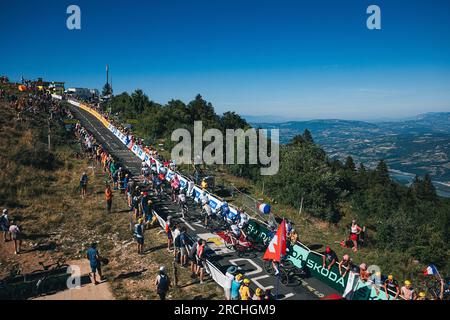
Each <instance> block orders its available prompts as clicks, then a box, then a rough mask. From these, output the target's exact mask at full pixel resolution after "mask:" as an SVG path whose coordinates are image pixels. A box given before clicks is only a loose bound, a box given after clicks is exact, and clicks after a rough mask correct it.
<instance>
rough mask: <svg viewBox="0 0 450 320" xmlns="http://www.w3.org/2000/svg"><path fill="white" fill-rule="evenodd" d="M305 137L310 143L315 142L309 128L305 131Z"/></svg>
mask: <svg viewBox="0 0 450 320" xmlns="http://www.w3.org/2000/svg"><path fill="white" fill-rule="evenodd" d="M303 139H304V140H305V141H306V142H308V143H314V139H313V137H312V135H311V132H310V131H309V130H308V129H305V132H303Z"/></svg>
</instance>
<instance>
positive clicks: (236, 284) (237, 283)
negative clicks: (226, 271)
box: [231, 274, 243, 300]
mask: <svg viewBox="0 0 450 320" xmlns="http://www.w3.org/2000/svg"><path fill="white" fill-rule="evenodd" d="M242 278H243V275H242V274H238V275H236V277H234V280H233V282H232V283H231V300H239V297H240V294H239V289H241V285H242Z"/></svg>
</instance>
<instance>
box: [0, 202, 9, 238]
mask: <svg viewBox="0 0 450 320" xmlns="http://www.w3.org/2000/svg"><path fill="white" fill-rule="evenodd" d="M0 231H2V233H3V241H4V242H6V241H8V240H7V239H6V238H7V235H9V241H11V234H10V233H9V219H8V209H3V212H2V215H1V216H0Z"/></svg>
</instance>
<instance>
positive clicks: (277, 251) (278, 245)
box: [263, 220, 286, 262]
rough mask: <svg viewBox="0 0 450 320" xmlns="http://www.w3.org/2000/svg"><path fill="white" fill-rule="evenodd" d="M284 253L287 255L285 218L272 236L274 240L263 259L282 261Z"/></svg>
mask: <svg viewBox="0 0 450 320" xmlns="http://www.w3.org/2000/svg"><path fill="white" fill-rule="evenodd" d="M282 255H286V222H285V221H284V220H283V221H282V222H281V224H280V226H279V227H278V230H277V233H276V234H275V236H274V237H273V238H272V241H270V243H269V246H268V247H267V250H266V252H265V253H264V256H263V259H264V260H274V261H278V262H280V260H281V256H282Z"/></svg>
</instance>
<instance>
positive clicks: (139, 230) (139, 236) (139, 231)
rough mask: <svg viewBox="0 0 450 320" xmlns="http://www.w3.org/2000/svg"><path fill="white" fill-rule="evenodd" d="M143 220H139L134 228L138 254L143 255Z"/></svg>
mask: <svg viewBox="0 0 450 320" xmlns="http://www.w3.org/2000/svg"><path fill="white" fill-rule="evenodd" d="M144 230H145V227H144V219H142V218H140V219H139V220H138V223H137V224H136V225H135V226H134V237H135V238H136V242H137V244H138V247H137V248H138V250H137V252H138V254H143V252H144Z"/></svg>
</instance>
